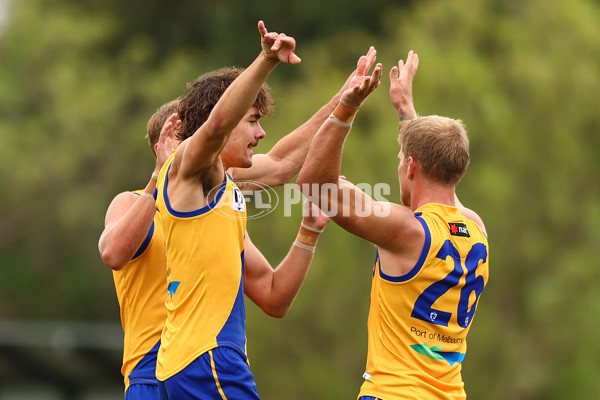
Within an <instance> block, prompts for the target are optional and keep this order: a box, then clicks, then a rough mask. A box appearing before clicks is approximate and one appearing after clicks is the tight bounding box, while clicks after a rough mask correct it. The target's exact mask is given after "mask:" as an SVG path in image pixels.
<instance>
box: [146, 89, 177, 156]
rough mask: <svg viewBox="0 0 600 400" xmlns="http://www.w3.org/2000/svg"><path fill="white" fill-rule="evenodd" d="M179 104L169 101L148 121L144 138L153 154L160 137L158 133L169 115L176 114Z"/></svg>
mask: <svg viewBox="0 0 600 400" xmlns="http://www.w3.org/2000/svg"><path fill="white" fill-rule="evenodd" d="M178 104H179V99H178V98H177V99H175V100H171V101H170V102H168V103H166V104H163V105H162V106H160V107H159V109H158V110H156V112H155V113H154V114H152V116H151V117H150V119H149V120H148V127H147V133H146V138H148V143H149V144H150V149H151V150H152V153H153V154H154V145H155V144H156V143H158V138H159V137H160V131H161V130H162V127H163V125H164V124H165V121H166V120H167V118H169V117H170V116H171V114H173V113H176V112H177V105H178Z"/></svg>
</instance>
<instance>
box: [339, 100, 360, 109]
mask: <svg viewBox="0 0 600 400" xmlns="http://www.w3.org/2000/svg"><path fill="white" fill-rule="evenodd" d="M340 103H342V104H343V105H345V106H347V107H351V108H356V109H357V110H358V109H359V108H360V106H351V105H350V104H348V103H346V102H345V101H344V99H342V98H340Z"/></svg>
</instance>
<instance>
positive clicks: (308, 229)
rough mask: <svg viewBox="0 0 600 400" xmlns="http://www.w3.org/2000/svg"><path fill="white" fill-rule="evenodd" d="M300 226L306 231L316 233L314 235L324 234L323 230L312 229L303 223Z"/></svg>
mask: <svg viewBox="0 0 600 400" xmlns="http://www.w3.org/2000/svg"><path fill="white" fill-rule="evenodd" d="M300 226H301V227H303V228H304V229H306V230H307V231H311V232H314V233H323V229H321V230H318V229H315V228H311V227H310V226H308V225H304V222H301V223H300Z"/></svg>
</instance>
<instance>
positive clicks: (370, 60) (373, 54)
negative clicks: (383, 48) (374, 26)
mask: <svg viewBox="0 0 600 400" xmlns="http://www.w3.org/2000/svg"><path fill="white" fill-rule="evenodd" d="M365 58H366V70H365V74H366V73H367V72H368V71H369V70H370V69H371V68H372V67H373V65H374V64H375V60H377V50H375V47H373V46H371V47H369V51H367V55H366V56H365Z"/></svg>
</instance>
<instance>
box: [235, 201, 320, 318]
mask: <svg viewBox="0 0 600 400" xmlns="http://www.w3.org/2000/svg"><path fill="white" fill-rule="evenodd" d="M310 206H311V205H310V203H306V202H305V209H306V207H310ZM313 213H314V214H312V215H315V217H312V216H310V215H308V214H306V213H305V215H306V216H305V217H304V218H303V220H302V225H301V227H300V228H299V230H298V236H297V237H296V241H295V242H294V244H293V245H292V246H291V247H290V251H289V252H288V254H287V255H286V256H285V258H284V259H283V261H281V263H280V264H279V265H278V266H277V268H275V269H273V268H272V267H271V265H270V264H269V262H268V261H267V260H266V259H265V257H264V256H263V255H262V254H261V253H260V251H259V250H258V249H257V248H256V246H254V244H253V243H252V241H251V240H250V237H249V236H248V233H246V237H245V242H244V257H245V265H246V269H245V275H244V292H245V294H246V295H247V296H248V297H249V298H250V299H251V300H252V301H253V302H254V303H256V304H257V305H258V306H259V307H260V308H261V309H262V310H263V311H264V312H265V313H267V314H268V315H270V316H272V317H276V318H281V317H283V316H285V315H286V314H287V312H288V310H289V309H290V307H291V306H292V303H293V302H294V299H295V298H296V295H297V294H298V292H299V291H300V288H301V287H302V283H303V282H304V279H305V278H306V274H307V273H308V269H309V267H310V263H311V261H312V258H313V252H314V250H315V248H316V244H317V240H318V238H319V233H318V232H315V231H322V230H323V228H324V227H325V225H326V224H327V222H328V221H329V218H327V216H325V215H324V214H322V213H320V212H319V210H318V208H317V207H316V206H315V207H314V210H313Z"/></svg>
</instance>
